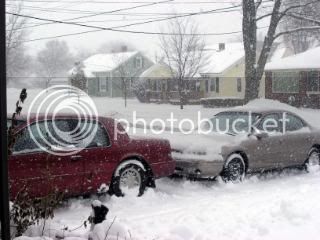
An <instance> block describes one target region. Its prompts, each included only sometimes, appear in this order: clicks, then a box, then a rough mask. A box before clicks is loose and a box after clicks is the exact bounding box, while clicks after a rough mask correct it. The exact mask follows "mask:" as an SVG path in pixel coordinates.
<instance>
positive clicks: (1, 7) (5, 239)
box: [0, 0, 10, 240]
mask: <svg viewBox="0 0 320 240" xmlns="http://www.w3.org/2000/svg"><path fill="white" fill-rule="evenodd" d="M5 6H6V1H5V0H3V1H0V154H1V155H0V156H1V158H0V181H1V182H0V192H1V195H0V219H1V239H2V240H10V217H9V187H8V185H9V184H8V143H7V78H6V14H5V10H6V7H5Z"/></svg>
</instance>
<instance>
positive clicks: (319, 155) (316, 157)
mask: <svg viewBox="0 0 320 240" xmlns="http://www.w3.org/2000/svg"><path fill="white" fill-rule="evenodd" d="M319 166H320V151H319V149H317V148H312V149H311V150H310V152H309V154H308V160H307V161H306V163H305V168H306V170H307V172H313V171H316V170H318V169H319Z"/></svg>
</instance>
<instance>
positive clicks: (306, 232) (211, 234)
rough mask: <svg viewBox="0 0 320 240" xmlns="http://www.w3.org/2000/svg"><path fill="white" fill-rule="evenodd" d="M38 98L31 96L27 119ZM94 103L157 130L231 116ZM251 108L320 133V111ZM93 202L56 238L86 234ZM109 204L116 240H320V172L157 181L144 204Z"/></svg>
mask: <svg viewBox="0 0 320 240" xmlns="http://www.w3.org/2000/svg"><path fill="white" fill-rule="evenodd" d="M38 92H39V90H29V91H28V99H27V101H26V103H25V105H24V109H23V112H26V110H27V108H28V106H29V104H30V102H31V101H32V98H33V97H34V96H35V95H36V94H37V93H38ZM18 94H19V90H17V89H9V90H8V102H9V103H8V104H9V105H8V109H9V111H12V110H13V109H14V104H15V101H16V100H17V97H18ZM93 100H94V102H95V103H96V105H97V108H98V111H99V114H100V115H111V116H114V117H116V118H126V119H128V120H129V121H130V119H132V114H133V111H136V112H137V117H139V118H144V119H145V120H146V121H147V122H149V123H150V122H151V120H152V119H154V118H161V119H163V120H165V119H167V118H170V114H171V113H174V116H175V117H176V118H178V119H183V118H189V119H192V120H194V121H196V120H197V112H198V111H200V112H201V114H202V116H203V117H210V116H213V115H214V114H215V113H217V112H219V111H221V110H223V109H204V108H202V107H201V106H186V107H185V109H184V110H180V109H179V107H178V106H173V105H167V104H161V105H160V104H141V103H139V102H138V101H137V100H129V101H128V107H127V108H124V102H123V100H122V99H110V98H94V99H93ZM249 106H250V107H259V108H262V107H274V108H285V109H287V110H291V111H293V112H295V113H297V114H299V115H300V116H302V117H303V118H305V119H306V120H307V121H308V122H309V123H310V124H312V125H313V126H316V127H317V126H318V127H319V126H320V125H319V123H320V111H319V110H310V109H295V108H292V107H289V106H287V105H284V104H281V103H278V102H275V101H270V100H257V101H254V102H252V103H250V104H249ZM93 198H94V197H93ZM91 200H92V199H90V200H89V199H86V200H81V199H72V200H70V201H69V204H68V206H66V207H64V208H61V209H59V210H57V211H56V215H55V218H54V219H53V220H52V221H49V222H48V223H47V227H48V228H49V229H52V230H59V229H62V228H64V227H65V226H68V227H69V229H73V228H76V227H78V226H79V225H81V224H82V222H83V221H84V220H86V219H87V217H88V216H89V214H90V211H91V208H90V201H91ZM102 200H103V203H104V204H106V205H107V206H108V207H109V208H110V212H109V215H108V221H109V222H111V221H112V220H113V219H114V218H115V217H116V218H115V224H114V231H113V233H115V232H117V231H118V229H120V230H121V231H120V230H119V231H120V232H121V234H122V235H123V234H124V235H126V238H127V239H130V236H131V238H132V239H148V240H151V239H167V240H176V239H177V240H182V239H183V240H185V239H186V240H187V239H195V240H205V239H208V240H213V239H219V240H220V239H244V240H249V239H252V240H256V239H275V240H277V239H279V240H284V239H290V240H294V239H299V240H300V239H318V238H319V236H320V228H319V226H320V205H319V202H320V172H319V171H318V172H315V173H309V174H306V173H303V172H299V171H298V172H296V171H289V173H286V174H282V175H281V174H280V175H279V174H272V175H265V176H262V177H258V176H251V177H249V178H248V179H246V180H245V181H244V182H243V183H241V184H223V183H219V182H211V183H200V182H188V181H172V180H169V179H161V180H158V181H157V188H156V189H155V190H153V189H149V190H148V191H147V192H146V194H145V195H144V196H142V197H140V198H136V197H133V196H127V197H124V198H115V197H111V198H104V199H102ZM87 231H88V229H85V228H84V227H81V228H79V229H77V230H76V231H74V232H73V233H76V234H79V235H80V236H81V235H82V234H84V233H86V232H87ZM111 232H112V231H111ZM29 234H30V232H29ZM51 237H52V236H51ZM100 240H103V239H100Z"/></svg>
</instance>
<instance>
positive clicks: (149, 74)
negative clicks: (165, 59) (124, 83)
mask: <svg viewBox="0 0 320 240" xmlns="http://www.w3.org/2000/svg"><path fill="white" fill-rule="evenodd" d="M140 77H141V78H158V77H160V78H161V77H162V78H170V77H172V75H171V71H170V68H169V66H167V65H166V64H165V63H156V64H153V65H152V66H151V67H149V68H148V69H147V70H145V71H144V72H143V73H142V74H141V75H140Z"/></svg>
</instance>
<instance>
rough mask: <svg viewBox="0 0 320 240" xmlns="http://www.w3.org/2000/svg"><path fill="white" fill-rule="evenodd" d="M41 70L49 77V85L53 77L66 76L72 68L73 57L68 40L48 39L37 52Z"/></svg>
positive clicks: (47, 83)
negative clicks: (43, 46)
mask: <svg viewBox="0 0 320 240" xmlns="http://www.w3.org/2000/svg"><path fill="white" fill-rule="evenodd" d="M37 60H38V65H39V72H40V73H41V74H42V75H44V76H45V77H46V78H47V82H46V85H47V86H48V85H49V83H50V81H51V80H52V78H53V77H64V76H66V75H67V71H68V70H69V69H71V68H72V64H73V57H72V54H71V53H70V50H69V47H68V45H67V43H66V42H64V41H59V40H52V41H48V42H47V43H46V45H45V48H44V49H42V50H41V51H40V52H38V54H37Z"/></svg>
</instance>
